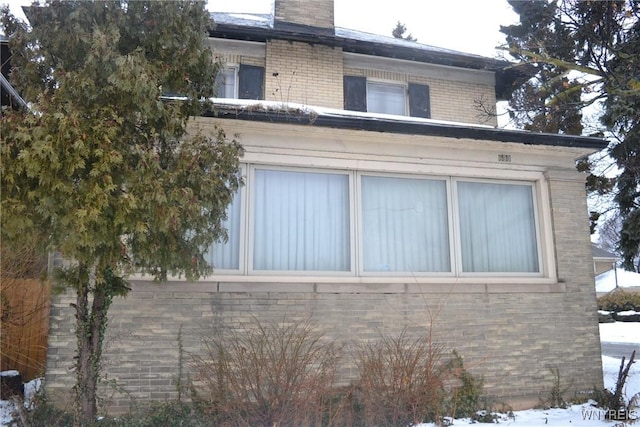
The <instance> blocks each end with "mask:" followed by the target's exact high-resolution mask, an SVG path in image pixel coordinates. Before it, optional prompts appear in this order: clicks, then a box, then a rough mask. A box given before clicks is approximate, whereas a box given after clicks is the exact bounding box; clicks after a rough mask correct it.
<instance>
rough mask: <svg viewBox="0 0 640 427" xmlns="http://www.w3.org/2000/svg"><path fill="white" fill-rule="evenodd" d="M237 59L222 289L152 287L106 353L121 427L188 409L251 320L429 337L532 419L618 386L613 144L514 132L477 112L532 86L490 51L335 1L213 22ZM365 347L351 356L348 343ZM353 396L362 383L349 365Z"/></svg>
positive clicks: (117, 311)
mask: <svg viewBox="0 0 640 427" xmlns="http://www.w3.org/2000/svg"><path fill="white" fill-rule="evenodd" d="M213 16H214V20H215V21H216V24H217V25H216V27H215V28H214V29H213V30H212V31H211V32H210V37H211V38H210V42H211V46H212V47H213V48H214V50H215V52H216V54H217V55H218V56H219V57H220V58H221V59H222V60H224V61H225V70H224V73H223V76H222V77H221V78H220V79H219V81H218V82H217V86H218V98H216V108H215V110H214V111H213V112H212V113H211V114H210V115H209V116H207V117H201V118H198V119H196V120H195V124H194V126H195V127H198V128H200V129H202V130H204V131H205V132H207V131H211V130H212V129H213V126H216V125H218V126H221V127H222V128H223V129H224V130H225V131H226V133H227V134H228V135H233V134H236V133H237V134H238V135H239V138H240V141H241V143H242V144H243V146H244V147H245V150H246V152H245V155H244V157H243V159H242V164H243V174H244V176H245V186H244V187H243V188H242V189H241V190H240V191H239V192H238V194H237V196H236V198H235V200H234V202H233V204H232V205H231V206H230V208H229V219H228V223H227V226H228V228H229V241H228V242H227V243H226V244H218V245H216V246H215V247H214V248H212V250H211V251H210V259H211V262H212V264H213V265H214V266H215V268H216V272H215V273H214V274H213V275H212V276H211V277H208V278H206V279H204V280H201V281H199V282H197V283H188V282H185V281H184V280H180V279H175V280H170V281H168V282H167V283H163V284H161V285H160V286H159V285H157V284H155V283H151V282H150V281H148V280H146V279H145V278H144V277H139V278H135V280H133V282H132V292H131V293H130V295H129V296H128V297H127V298H126V299H118V300H116V301H114V303H113V306H112V308H111V311H110V322H109V328H108V331H107V338H106V340H105V350H104V358H105V364H104V369H105V374H106V376H107V378H108V379H111V380H113V381H114V383H115V384H117V387H114V388H109V387H107V386H106V385H105V388H104V390H103V391H104V396H105V398H106V399H108V400H106V401H105V402H107V403H108V404H109V405H110V406H111V408H112V410H114V411H115V410H126V409H128V408H129V406H130V404H131V399H135V400H136V402H144V401H149V400H164V399H170V398H175V397H177V395H178V392H177V389H176V385H175V384H176V378H179V377H178V376H179V375H180V373H181V372H183V371H182V368H184V369H188V366H187V365H185V366H183V365H184V364H186V363H187V362H179V360H185V359H184V354H190V353H197V352H198V351H199V350H200V349H201V345H202V343H201V338H202V337H203V336H205V335H207V334H210V333H212V331H214V330H216V329H218V328H221V327H225V326H227V327H228V326H229V325H231V327H234V326H238V327H243V326H244V325H245V324H246V323H247V322H250V321H251V319H252V318H257V319H259V320H261V321H263V322H264V321H270V320H273V321H282V319H286V320H287V321H296V320H301V319H307V318H311V319H312V320H313V321H314V322H316V323H317V325H318V328H320V329H321V330H322V331H323V332H324V333H325V335H326V336H327V337H329V338H331V339H334V340H336V341H339V342H342V343H344V344H345V345H346V346H347V348H350V346H354V345H357V343H359V342H362V341H366V340H374V339H377V338H379V337H380V336H381V334H385V335H393V334H399V333H400V332H401V331H403V330H406V331H407V333H408V334H410V335H415V334H425V333H426V331H427V330H429V329H432V331H433V339H434V340H435V341H436V342H438V343H440V344H442V345H443V346H445V347H446V348H447V349H455V350H457V352H458V353H459V354H460V355H462V357H464V360H465V364H466V365H467V366H468V367H469V368H470V370H471V371H472V372H473V373H475V374H478V375H483V376H484V378H485V388H484V391H485V394H486V395H487V396H489V397H491V398H495V399H497V401H501V402H505V403H508V404H510V405H512V406H513V407H514V408H520V407H531V406H533V405H535V404H537V403H538V402H539V398H540V396H541V395H542V394H543V393H546V392H548V391H549V390H550V389H551V387H552V383H553V380H554V374H553V372H552V370H555V369H558V371H557V372H559V375H560V379H561V380H562V381H563V386H564V384H566V385H567V387H569V390H568V391H567V393H566V394H565V397H567V398H568V397H570V396H571V393H574V392H575V393H582V392H588V391H590V390H592V389H593V387H594V385H596V386H598V385H602V372H601V369H600V363H601V361H600V342H599V332H598V318H597V312H596V302H595V301H596V299H595V287H594V279H593V271H592V268H591V262H592V255H591V247H590V241H589V224H588V218H587V206H586V196H585V190H584V182H585V176H584V175H582V174H580V173H578V172H577V171H576V169H575V166H574V165H575V161H576V159H579V158H582V157H584V156H587V155H589V154H591V153H593V152H595V151H598V150H600V149H602V148H604V147H605V141H603V140H601V139H597V138H590V137H581V136H569V135H551V134H541V133H529V132H524V131H515V130H506V129H498V128H497V127H496V125H497V123H496V121H495V118H487V117H486V115H483V114H481V113H480V112H479V110H478V108H477V106H478V103H479V102H482V103H484V104H485V105H495V103H496V100H498V99H501V98H502V97H503V96H504V93H505V89H506V88H508V87H509V86H510V85H512V84H514V82H516V81H517V80H518V79H519V78H521V77H522V76H521V75H520V74H519V73H518V72H517V70H514V69H512V68H511V67H507V65H508V64H506V63H504V62H501V61H497V60H494V59H489V58H484V57H480V56H476V55H471V54H466V53H460V52H455V51H451V50H447V49H440V48H435V47H431V46H426V45H421V44H416V43H412V42H408V41H404V40H398V39H393V38H388V37H382V36H375V35H371V34H364V33H361V32H357V31H351V30H346V29H342V28H336V27H335V26H334V20H333V1H332V0H318V1H314V2H302V1H297V0H276V1H275V10H274V14H273V16H271V15H269V16H265V15H235V14H214V15H213ZM70 303H73V297H72V296H70V295H63V296H59V297H57V298H56V299H55V300H54V304H53V307H52V311H51V324H52V326H51V334H50V340H49V356H48V366H47V373H46V388H47V391H48V393H49V395H56V394H58V395H60V394H61V393H63V392H65V391H68V390H69V389H70V388H71V386H72V384H73V378H72V375H69V367H70V366H71V364H72V358H73V355H74V348H75V336H74V334H73V332H72V331H73V329H72V325H73V322H74V319H73V314H72V311H71V310H69V309H68V305H69V304H70ZM351 348H352V347H351ZM343 364H344V366H341V370H340V374H341V379H342V380H343V381H344V382H347V383H348V382H349V381H350V380H352V379H354V378H355V375H356V367H355V366H354V364H353V363H352V362H351V361H350V360H349V357H347V358H345V360H344V361H343Z"/></svg>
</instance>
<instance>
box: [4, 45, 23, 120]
mask: <svg viewBox="0 0 640 427" xmlns="http://www.w3.org/2000/svg"><path fill="white" fill-rule="evenodd" d="M10 57H11V52H10V50H9V38H8V37H7V36H5V35H3V34H0V106H1V108H28V107H27V103H26V102H25V101H24V99H22V97H21V96H20V94H19V93H18V91H17V90H16V89H15V88H14V87H13V86H12V85H11V83H9V73H10V72H11V61H10Z"/></svg>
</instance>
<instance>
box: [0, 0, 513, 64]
mask: <svg viewBox="0 0 640 427" xmlns="http://www.w3.org/2000/svg"><path fill="white" fill-rule="evenodd" d="M208 1H209V10H211V11H216V12H243V13H271V11H272V10H273V0H232V1H228V0H208ZM307 1H316V0H307ZM334 2H335V3H334V4H335V21H336V25H337V26H339V27H344V28H350V29H353V30H360V31H366V32H370V33H374V34H382V35H386V36H390V35H391V31H392V30H393V28H394V27H395V25H396V22H398V21H400V22H402V23H403V24H404V25H405V26H406V27H407V29H408V32H410V33H411V34H413V36H414V37H416V38H417V39H418V42H419V43H424V44H429V45H433V46H438V47H446V48H449V49H454V50H459V51H462V52H468V53H475V54H478V55H483V56H488V57H495V56H496V55H497V54H498V53H497V52H496V50H495V47H496V46H498V45H500V44H502V43H503V42H504V37H503V36H502V34H501V33H500V25H509V24H513V23H516V22H517V21H518V17H517V15H516V14H515V13H514V12H513V11H512V10H511V7H510V6H509V4H508V3H507V1H506V0H455V1H443V0H385V1H380V0H334ZM6 3H9V5H10V6H11V9H12V11H13V13H14V14H16V15H18V14H20V15H21V11H20V5H28V4H31V0H0V4H6ZM18 16H19V15H18Z"/></svg>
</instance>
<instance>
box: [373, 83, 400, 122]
mask: <svg viewBox="0 0 640 427" xmlns="http://www.w3.org/2000/svg"><path fill="white" fill-rule="evenodd" d="M406 92H407V90H406V88H405V86H404V85H397V84H390V83H378V82H369V81H367V111H368V112H371V113H384V114H396V115H400V116H405V115H406V114H407V101H406Z"/></svg>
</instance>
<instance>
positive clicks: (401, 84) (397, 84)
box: [365, 77, 409, 117]
mask: <svg viewBox="0 0 640 427" xmlns="http://www.w3.org/2000/svg"><path fill="white" fill-rule="evenodd" d="M370 85H374V86H375V85H378V86H388V87H396V88H400V89H402V96H403V98H404V114H393V113H381V112H377V111H371V110H370V105H371V103H370V102H369V87H370ZM408 91H409V84H408V83H407V82H400V81H394V80H382V79H373V78H370V77H367V80H366V84H365V99H366V104H367V112H368V113H372V114H388V115H390V116H404V117H407V116H409V93H408Z"/></svg>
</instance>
